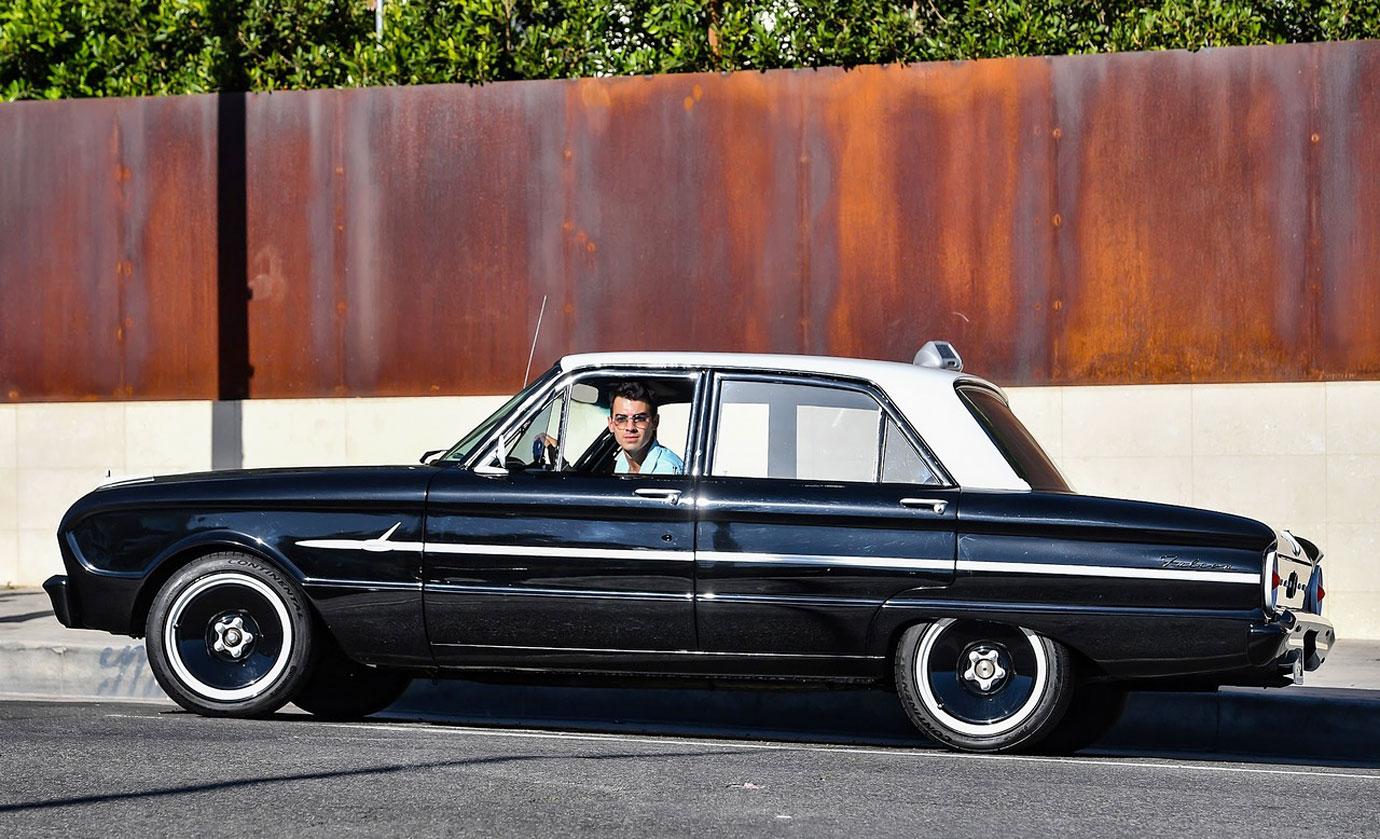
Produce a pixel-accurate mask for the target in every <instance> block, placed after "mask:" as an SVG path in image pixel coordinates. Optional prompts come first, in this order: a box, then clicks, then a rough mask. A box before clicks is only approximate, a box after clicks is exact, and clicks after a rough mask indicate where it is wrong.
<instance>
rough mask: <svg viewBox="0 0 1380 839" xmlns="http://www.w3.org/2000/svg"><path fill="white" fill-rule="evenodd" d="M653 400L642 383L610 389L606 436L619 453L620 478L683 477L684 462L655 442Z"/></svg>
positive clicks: (655, 424) (653, 397) (618, 470)
mask: <svg viewBox="0 0 1380 839" xmlns="http://www.w3.org/2000/svg"><path fill="white" fill-rule="evenodd" d="M656 408H657V404H656V397H655V396H653V395H652V392H651V390H649V389H648V388H647V386H646V385H644V384H642V383H641V382H623V383H622V384H619V385H618V386H616V387H615V388H614V389H613V405H612V408H611V409H610V411H609V433H610V434H612V435H613V439H614V440H616V441H617V442H618V447H619V448H620V449H622V451H620V452H619V453H618V456H617V457H616V458H615V459H614V468H613V471H614V472H615V473H616V474H619V475H638V474H644V475H683V474H685V462H684V461H682V460H681V459H680V458H679V457H677V456H676V453H675V452H673V451H671V450H670V449H668V448H666V447H665V446H663V445H661V444H660V443H658V442H657V441H656V426H657V422H658V421H659V420H660V419H661V418H660V417H659V416H658V415H657V410H656Z"/></svg>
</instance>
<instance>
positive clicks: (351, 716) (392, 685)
mask: <svg viewBox="0 0 1380 839" xmlns="http://www.w3.org/2000/svg"><path fill="white" fill-rule="evenodd" d="M317 639H318V642H319V645H320V647H321V652H320V656H319V657H318V658H317V661H316V665H315V666H314V667H312V671H311V674H310V675H309V676H308V677H307V679H306V681H305V682H304V683H303V684H302V687H301V688H300V689H299V690H298V691H297V695H296V696H294V697H293V698H292V701H293V703H294V704H295V705H296V706H297V707H298V708H301V709H302V710H303V711H306V712H307V713H309V714H311V715H313V716H316V717H320V718H322V719H327V720H357V719H360V718H362V717H367V716H369V715H370V714H377V713H378V712H379V711H382V710H383V709H384V708H387V707H388V706H389V705H392V704H393V703H394V702H396V701H397V699H398V697H400V696H402V695H403V691H405V690H407V686H408V685H410V684H412V677H411V676H409V675H408V674H406V673H402V672H399V671H396V670H387V669H383V668H378V667H369V666H367V665H364V664H360V663H359V662H357V661H353V660H351V659H350V658H349V657H347V656H346V655H345V653H344V652H342V651H341V649H340V646H339V645H338V644H337V643H336V642H335V639H334V638H331V637H330V635H329V634H328V633H327V632H325V631H321V632H319V633H318V635H317Z"/></svg>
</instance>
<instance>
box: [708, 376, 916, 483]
mask: <svg viewBox="0 0 1380 839" xmlns="http://www.w3.org/2000/svg"><path fill="white" fill-rule="evenodd" d="M710 474H712V475H716V476H720V477H736V478H783V479H787V480H811V481H848V482H853V483H876V482H878V481H879V480H880V481H885V482H894V483H907V484H936V483H939V480H938V478H937V477H936V476H935V474H934V471H933V470H932V469H930V467H929V466H928V465H927V464H926V463H925V461H924V460H923V459H922V458H921V457H920V455H919V453H918V452H916V450H915V447H914V446H912V445H911V443H910V441H909V440H907V439H906V437H905V435H904V434H902V433H901V430H900V429H899V428H898V427H897V426H896V424H895V423H894V422H893V421H892V420H891V418H890V417H889V416H887V414H886V413H885V412H884V411H883V410H882V406H881V405H880V404H879V403H878V402H877V400H876V399H874V398H873V397H872V396H870V395H868V394H867V393H864V392H861V391H858V390H854V389H852V388H844V387H832V386H829V385H823V384H815V383H809V384H798V383H786V382H766V381H760V380H732V379H730V380H727V381H725V382H724V383H723V385H722V386H721V387H720V389H719V400H718V424H717V426H716V429H715V444H714V462H713V466H712V468H711V469H710Z"/></svg>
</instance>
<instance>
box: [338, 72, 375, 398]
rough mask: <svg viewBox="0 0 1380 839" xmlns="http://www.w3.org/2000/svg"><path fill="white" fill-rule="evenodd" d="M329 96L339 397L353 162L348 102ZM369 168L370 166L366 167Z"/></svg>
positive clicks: (345, 330)
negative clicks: (347, 146) (348, 141)
mask: <svg viewBox="0 0 1380 839" xmlns="http://www.w3.org/2000/svg"><path fill="white" fill-rule="evenodd" d="M326 95H327V96H329V97H330V101H331V104H332V106H333V107H332V109H331V110H332V111H333V116H334V119H333V120H332V122H334V126H333V131H332V132H331V157H332V158H333V159H334V161H338V163H339V165H338V166H332V167H331V172H332V174H333V175H334V178H333V181H332V183H331V193H332V197H333V198H334V199H335V201H334V205H335V211H334V213H332V216H333V217H332V221H334V222H335V224H334V225H332V227H333V228H334V229H333V230H332V231H331V239H332V241H331V245H332V250H333V251H334V259H333V260H332V262H333V263H334V264H333V266H332V277H331V291H332V297H333V298H334V299H333V300H332V301H331V304H332V305H331V314H332V317H334V318H335V387H334V388H332V391H333V392H332V393H331V394H330V395H331V396H340V395H342V394H343V393H346V392H348V382H347V377H346V370H345V368H346V367H347V366H348V365H347V357H348V356H347V352H346V351H347V347H346V344H347V342H348V323H349V315H350V312H349V302H348V293H349V292H348V283H347V282H346V278H345V274H346V272H348V271H349V270H350V266H349V264H348V261H347V257H348V251H347V249H346V246H345V240H346V237H347V235H348V234H347V231H346V230H345V224H346V221H347V219H348V210H347V204H346V202H347V201H348V200H349V196H348V195H347V194H346V183H347V182H348V173H347V172H346V170H345V167H346V166H347V165H348V164H349V162H350V161H347V160H346V157H345V137H344V134H345V119H346V116H345V111H346V108H345V107H344V105H345V103H344V102H343V101H342V99H343V94H342V93H341V92H340V91H331V92H330V93H328V94H326ZM366 165H368V164H366ZM362 233H363V235H365V236H373V235H375V231H372V230H365V231H362Z"/></svg>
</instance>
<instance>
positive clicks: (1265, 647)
mask: <svg viewBox="0 0 1380 839" xmlns="http://www.w3.org/2000/svg"><path fill="white" fill-rule="evenodd" d="M1336 641H1337V636H1336V632H1335V631H1334V630H1333V628H1332V622H1331V621H1329V620H1328V619H1327V618H1324V617H1323V616H1322V615H1315V614H1313V613H1311V612H1301V611H1300V612H1295V611H1288V610H1286V611H1283V612H1281V613H1280V614H1279V615H1278V616H1277V617H1276V618H1275V619H1273V620H1270V621H1267V622H1266V623H1263V624H1257V625H1255V626H1252V627H1251V629H1250V639H1249V641H1248V642H1247V655H1248V657H1249V659H1250V662H1251V665H1252V667H1253V668H1255V675H1256V676H1258V677H1259V681H1255V680H1252V681H1251V682H1250V683H1252V684H1281V685H1286V684H1293V683H1296V682H1300V681H1302V680H1303V674H1304V673H1306V672H1312V671H1314V670H1317V669H1318V668H1319V667H1321V666H1322V664H1323V662H1324V661H1326V660H1327V654H1328V653H1329V652H1330V651H1331V650H1332V645H1333V644H1335V643H1336Z"/></svg>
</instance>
